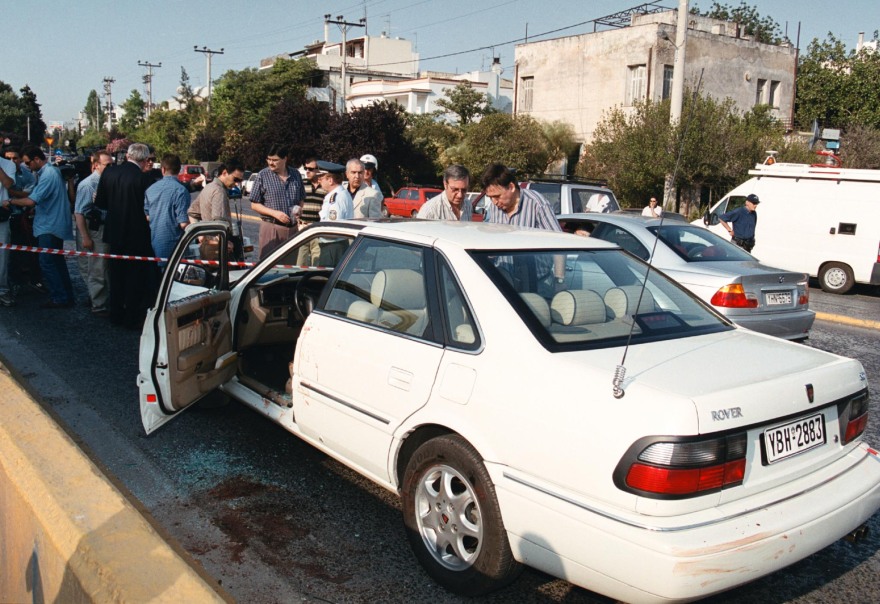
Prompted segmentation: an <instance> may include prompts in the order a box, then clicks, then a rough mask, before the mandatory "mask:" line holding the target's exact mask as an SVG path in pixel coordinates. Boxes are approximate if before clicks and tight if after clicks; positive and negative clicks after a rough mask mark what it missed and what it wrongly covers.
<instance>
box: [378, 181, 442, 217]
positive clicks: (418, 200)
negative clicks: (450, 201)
mask: <svg viewBox="0 0 880 604" xmlns="http://www.w3.org/2000/svg"><path fill="white" fill-rule="evenodd" d="M442 192H443V189H438V188H437V187H423V186H420V185H413V186H409V187H401V188H400V189H398V190H397V193H395V194H394V196H393V197H386V198H385V203H384V205H383V206H382V214H383V215H384V216H385V217H386V218H387V217H388V216H392V215H393V216H412V217H413V218H415V216H416V214H418V213H419V209H420V208H421V207H422V205H423V204H424V203H425V202H426V201H428V200H429V199H431V198H432V197H434V196H435V195H440V193H442Z"/></svg>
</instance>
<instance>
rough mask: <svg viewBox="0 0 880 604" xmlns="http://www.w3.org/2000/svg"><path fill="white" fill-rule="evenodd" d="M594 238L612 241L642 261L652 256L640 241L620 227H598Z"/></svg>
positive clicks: (611, 225)
mask: <svg viewBox="0 0 880 604" xmlns="http://www.w3.org/2000/svg"><path fill="white" fill-rule="evenodd" d="M593 237H598V238H599V239H603V240H605V241H610V242H611V243H616V244H617V245H619V246H620V247H622V248H623V249H625V250H626V251H628V252H629V253H630V254H632V255H633V256H636V257H637V258H641V259H642V260H647V259H648V257H649V256H650V252H649V251H648V248H646V247H645V246H644V245H642V244H641V243H640V242H639V240H638V239H636V238H635V237H634V236H633V234H632V233H630V232H629V231H627V230H625V229H622V228H620V227H617V226H614V225H613V224H600V225H597V226H596V229H595V230H594V231H593Z"/></svg>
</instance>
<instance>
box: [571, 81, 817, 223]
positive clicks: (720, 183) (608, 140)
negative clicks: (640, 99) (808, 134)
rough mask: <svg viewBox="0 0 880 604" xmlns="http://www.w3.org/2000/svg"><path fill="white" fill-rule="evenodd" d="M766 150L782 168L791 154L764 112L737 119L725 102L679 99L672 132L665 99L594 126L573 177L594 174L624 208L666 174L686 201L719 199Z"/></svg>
mask: <svg viewBox="0 0 880 604" xmlns="http://www.w3.org/2000/svg"><path fill="white" fill-rule="evenodd" d="M801 147H805V145H801ZM769 149H777V150H781V151H782V153H780V160H782V161H786V160H788V161H791V159H789V156H795V155H797V153H796V152H795V150H794V148H793V146H792V145H789V144H786V142H785V139H784V129H783V127H782V125H781V124H780V123H779V122H778V121H777V120H776V119H775V118H773V116H772V115H771V114H770V112H769V108H768V107H767V106H757V107H755V108H753V109H752V110H751V111H749V112H747V113H744V114H742V113H740V112H738V111H737V110H736V109H735V105H734V103H733V101H732V100H730V99H725V100H724V101H717V100H715V99H713V98H711V97H704V96H701V95H693V94H686V95H685V103H684V108H683V111H682V119H681V121H680V123H678V124H677V125H676V126H675V127H672V126H670V124H669V101H668V100H665V101H661V102H650V101H649V102H645V103H641V104H639V105H637V106H636V108H635V111H634V112H632V113H631V114H627V113H625V112H624V111H623V109H622V108H619V107H618V108H614V109H612V110H611V111H610V112H608V113H607V114H606V116H605V117H604V118H603V119H602V121H601V122H600V123H599V125H598V126H597V127H596V130H595V133H594V140H593V143H592V145H591V146H590V147H589V149H588V152H587V154H586V156H585V158H584V159H583V161H582V162H581V164H580V165H579V166H578V173H580V174H583V175H587V176H593V175H597V174H601V175H602V176H603V177H604V178H607V179H608V181H609V184H610V186H611V188H612V189H613V190H614V191H615V193H616V194H617V196H618V197H619V198H620V199H622V200H623V201H624V205H629V206H635V205H640V204H643V202H644V200H645V199H646V198H648V197H650V196H651V195H658V194H659V193H660V192H661V191H662V190H663V182H664V178H665V175H666V174H672V173H673V172H674V173H675V186H676V187H678V188H679V189H682V190H684V196H685V197H687V196H688V195H689V194H696V193H699V192H700V191H701V190H704V189H705V190H708V192H709V193H710V194H712V193H715V194H718V193H724V192H726V191H727V190H729V189H730V188H731V187H732V186H734V185H736V184H739V183H740V182H742V181H744V180H745V179H746V177H747V175H748V170H749V169H750V168H751V167H752V166H753V165H754V164H755V163H758V162H760V161H762V160H763V159H764V156H765V153H766V151H767V150H769Z"/></svg>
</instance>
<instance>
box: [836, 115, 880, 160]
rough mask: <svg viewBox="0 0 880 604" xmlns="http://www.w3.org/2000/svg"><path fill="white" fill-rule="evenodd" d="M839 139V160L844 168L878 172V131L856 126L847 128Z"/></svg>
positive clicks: (879, 155)
mask: <svg viewBox="0 0 880 604" xmlns="http://www.w3.org/2000/svg"><path fill="white" fill-rule="evenodd" d="M841 138H842V140H841V141H840V158H841V159H842V160H843V165H844V166H846V167H847V168H865V169H868V170H880V130H878V129H877V128H869V127H867V126H862V125H860V124H856V125H853V126H851V127H849V128H847V131H846V132H845V133H844V134H843V136H842V137H841Z"/></svg>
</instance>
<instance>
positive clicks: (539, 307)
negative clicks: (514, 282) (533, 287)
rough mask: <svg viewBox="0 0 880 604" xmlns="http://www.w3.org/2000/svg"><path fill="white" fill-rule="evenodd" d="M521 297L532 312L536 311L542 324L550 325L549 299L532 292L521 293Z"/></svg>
mask: <svg viewBox="0 0 880 604" xmlns="http://www.w3.org/2000/svg"><path fill="white" fill-rule="evenodd" d="M520 297H521V298H522V299H523V301H524V302H525V303H526V304H527V305H528V307H529V308H530V309H531V310H532V312H533V313H535V316H536V317H538V321H540V322H541V325H543V326H544V327H550V305H549V304H547V300H545V299H544V298H543V297H542V296H539V295H538V294H533V293H531V292H526V293H524V294H520Z"/></svg>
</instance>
